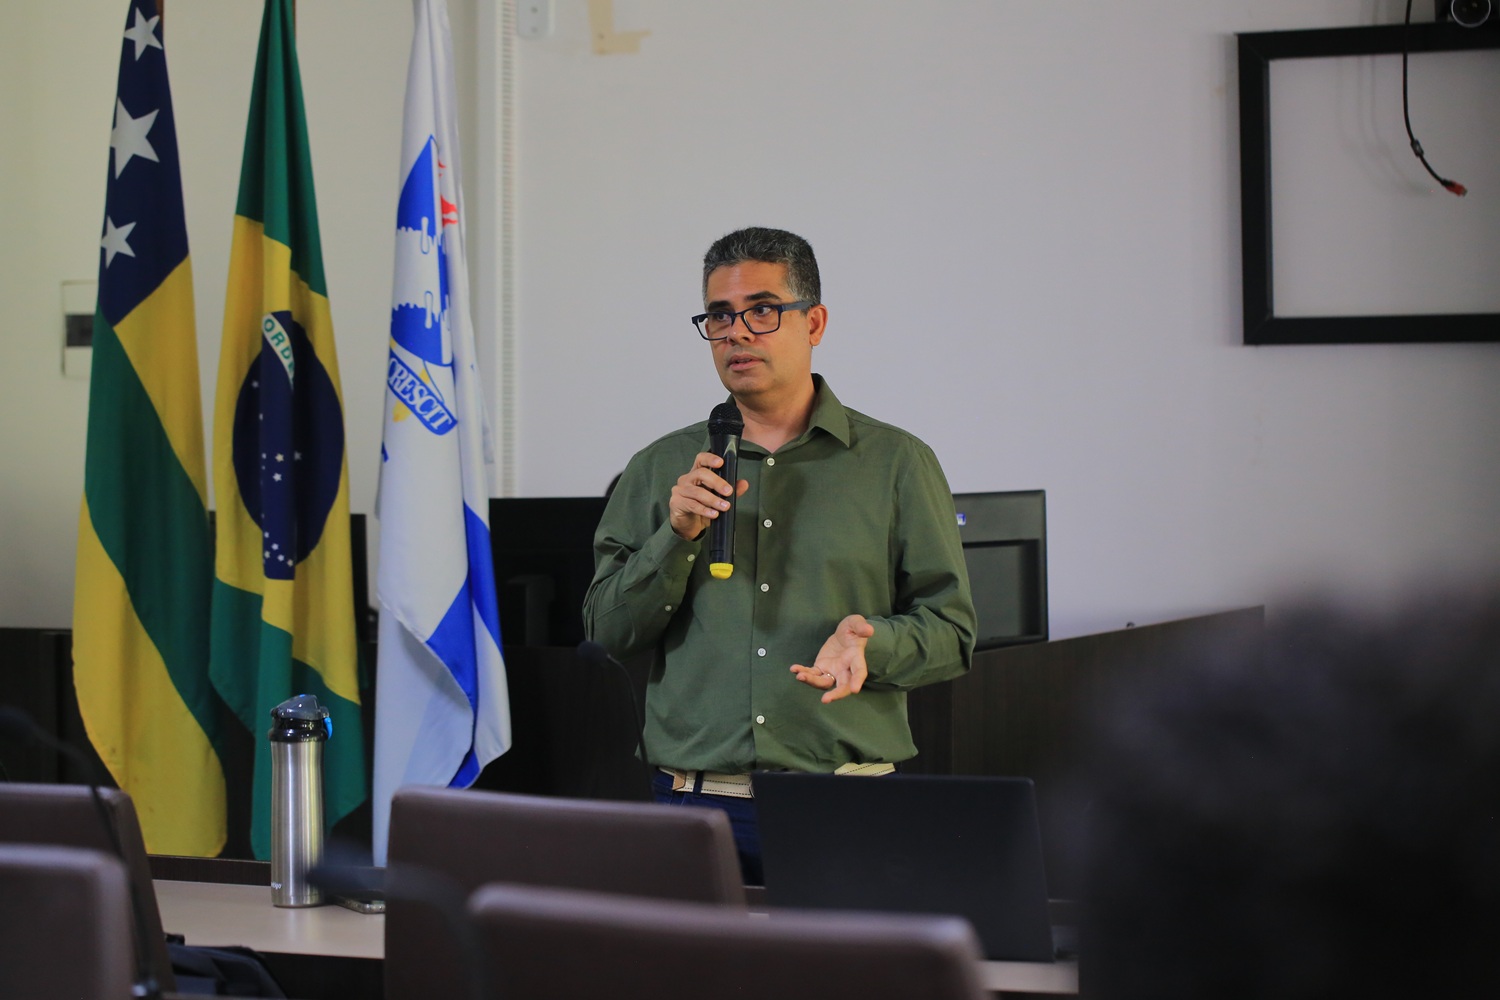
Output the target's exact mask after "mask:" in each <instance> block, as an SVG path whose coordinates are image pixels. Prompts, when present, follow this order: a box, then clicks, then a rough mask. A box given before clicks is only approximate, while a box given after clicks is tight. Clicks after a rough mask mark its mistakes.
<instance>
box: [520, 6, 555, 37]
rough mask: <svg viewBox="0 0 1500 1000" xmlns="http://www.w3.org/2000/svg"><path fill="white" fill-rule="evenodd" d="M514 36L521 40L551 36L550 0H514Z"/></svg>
mask: <svg viewBox="0 0 1500 1000" xmlns="http://www.w3.org/2000/svg"><path fill="white" fill-rule="evenodd" d="M516 34H517V35H519V36H520V37H522V38H546V37H547V36H548V35H550V34H552V0H516Z"/></svg>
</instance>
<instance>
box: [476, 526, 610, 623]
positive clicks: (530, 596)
mask: <svg viewBox="0 0 1500 1000" xmlns="http://www.w3.org/2000/svg"><path fill="white" fill-rule="evenodd" d="M604 504H605V499H604V497H492V498H491V499H490V548H491V549H492V550H493V552H494V554H495V589H496V591H497V592H498V596H499V599H500V639H501V641H502V642H503V643H504V644H505V645H506V646H576V645H578V644H579V643H580V642H582V641H583V598H584V595H585V594H587V593H588V589H589V581H590V580H592V579H593V578H594V529H595V528H597V527H598V526H599V517H600V515H602V514H603V513H604Z"/></svg>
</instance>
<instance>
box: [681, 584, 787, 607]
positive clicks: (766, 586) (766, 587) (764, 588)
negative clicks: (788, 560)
mask: <svg viewBox="0 0 1500 1000" xmlns="http://www.w3.org/2000/svg"><path fill="white" fill-rule="evenodd" d="M770 589H771V585H770V584H769V583H763V584H761V585H760V592H761V593H762V594H764V593H765V592H766V591H768V590H770ZM667 610H668V611H670V610H671V608H668V609H667Z"/></svg>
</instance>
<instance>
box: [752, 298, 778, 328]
mask: <svg viewBox="0 0 1500 1000" xmlns="http://www.w3.org/2000/svg"><path fill="white" fill-rule="evenodd" d="M745 325H746V326H748V327H749V328H750V330H751V331H752V332H753V333H775V332H776V329H777V328H778V327H780V326H781V310H780V309H778V308H776V307H775V306H773V305H770V304H768V303H763V304H761V305H758V306H751V307H750V308H749V309H746V310H745Z"/></svg>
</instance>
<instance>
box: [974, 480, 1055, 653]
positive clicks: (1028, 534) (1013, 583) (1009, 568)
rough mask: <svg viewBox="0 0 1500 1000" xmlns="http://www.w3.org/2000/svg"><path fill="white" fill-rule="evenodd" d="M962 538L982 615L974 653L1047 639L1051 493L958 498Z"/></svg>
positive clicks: (975, 495) (1020, 492)
mask: <svg viewBox="0 0 1500 1000" xmlns="http://www.w3.org/2000/svg"><path fill="white" fill-rule="evenodd" d="M953 508H954V510H955V511H956V512H957V514H958V535H959V538H960V539H961V540H962V542H963V547H964V562H965V563H966V564H967V565H968V569H969V587H970V589H972V590H973V592H974V610H975V612H977V614H978V616H979V636H978V641H977V642H976V643H975V646H974V648H976V649H994V648H997V647H1000V646H1014V645H1019V644H1020V643H1026V642H1042V641H1045V640H1046V638H1047V494H1046V492H1045V491H1044V490H1014V491H1009V492H992V493H955V494H954V495H953Z"/></svg>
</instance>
